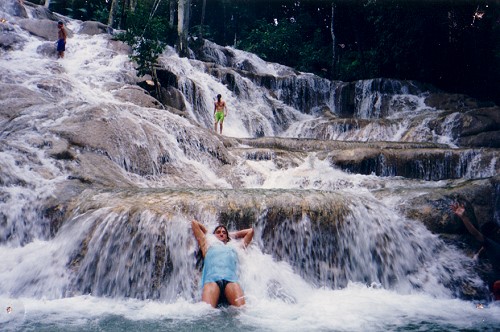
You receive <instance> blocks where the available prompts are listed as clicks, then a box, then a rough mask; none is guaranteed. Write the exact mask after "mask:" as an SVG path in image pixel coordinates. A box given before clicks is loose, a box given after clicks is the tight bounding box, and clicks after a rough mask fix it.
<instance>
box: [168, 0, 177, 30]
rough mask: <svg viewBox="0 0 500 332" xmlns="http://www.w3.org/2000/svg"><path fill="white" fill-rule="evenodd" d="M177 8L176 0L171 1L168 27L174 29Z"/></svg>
mask: <svg viewBox="0 0 500 332" xmlns="http://www.w3.org/2000/svg"><path fill="white" fill-rule="evenodd" d="M176 8H177V6H176V0H170V3H169V18H168V26H169V27H170V28H171V29H173V28H174V26H175V9H176Z"/></svg>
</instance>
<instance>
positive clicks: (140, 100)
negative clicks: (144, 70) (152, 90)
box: [113, 85, 163, 109]
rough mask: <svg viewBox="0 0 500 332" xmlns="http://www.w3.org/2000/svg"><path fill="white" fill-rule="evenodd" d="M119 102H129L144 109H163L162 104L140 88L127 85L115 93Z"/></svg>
mask: <svg viewBox="0 0 500 332" xmlns="http://www.w3.org/2000/svg"><path fill="white" fill-rule="evenodd" d="M113 95H114V96H115V97H117V98H118V99H119V100H123V101H128V102H130V103H134V104H135V105H138V106H142V107H151V108H158V109H162V108H163V106H162V104H161V103H160V102H159V101H158V100H156V99H155V98H153V97H152V96H151V95H149V94H148V93H147V92H146V91H144V90H143V89H141V88H140V87H138V86H133V85H126V86H123V87H122V88H121V89H119V90H115V91H113Z"/></svg>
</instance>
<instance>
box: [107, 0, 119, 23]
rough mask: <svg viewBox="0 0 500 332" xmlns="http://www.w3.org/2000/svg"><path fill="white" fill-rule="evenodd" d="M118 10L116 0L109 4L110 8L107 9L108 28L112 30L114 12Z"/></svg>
mask: <svg viewBox="0 0 500 332" xmlns="http://www.w3.org/2000/svg"><path fill="white" fill-rule="evenodd" d="M117 9H118V0H113V1H112V2H111V8H110V9H109V17H108V26H109V27H110V28H113V22H114V21H115V15H116V10H117Z"/></svg>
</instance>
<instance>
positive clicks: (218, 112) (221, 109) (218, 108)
mask: <svg viewBox="0 0 500 332" xmlns="http://www.w3.org/2000/svg"><path fill="white" fill-rule="evenodd" d="M214 106H215V107H214V118H215V124H214V130H215V132H217V122H219V123H220V133H221V135H222V126H223V124H224V118H225V117H226V116H227V107H226V102H225V101H224V100H222V96H221V95H220V94H218V95H217V101H216V102H215V103H214Z"/></svg>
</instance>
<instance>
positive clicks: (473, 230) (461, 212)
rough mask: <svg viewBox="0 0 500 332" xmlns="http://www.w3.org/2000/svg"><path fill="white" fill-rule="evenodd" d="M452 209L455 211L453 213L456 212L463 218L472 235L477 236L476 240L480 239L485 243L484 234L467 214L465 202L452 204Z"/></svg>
mask: <svg viewBox="0 0 500 332" xmlns="http://www.w3.org/2000/svg"><path fill="white" fill-rule="evenodd" d="M451 211H453V213H455V214H456V215H457V216H458V217H459V218H460V219H462V222H463V223H464V226H465V228H467V230H468V231H469V233H471V234H472V236H474V237H475V238H476V240H478V241H479V242H481V243H484V236H483V234H481V232H480V231H478V230H477V228H476V227H474V225H473V224H472V222H471V221H470V219H469V217H467V215H466V214H465V207H464V205H463V204H460V203H453V204H452V205H451Z"/></svg>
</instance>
